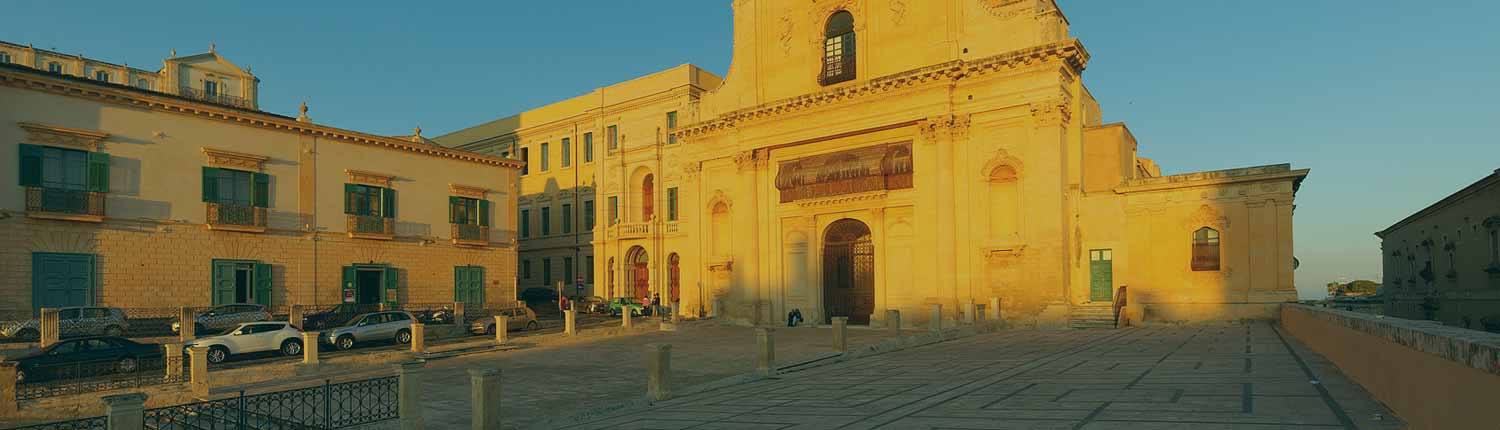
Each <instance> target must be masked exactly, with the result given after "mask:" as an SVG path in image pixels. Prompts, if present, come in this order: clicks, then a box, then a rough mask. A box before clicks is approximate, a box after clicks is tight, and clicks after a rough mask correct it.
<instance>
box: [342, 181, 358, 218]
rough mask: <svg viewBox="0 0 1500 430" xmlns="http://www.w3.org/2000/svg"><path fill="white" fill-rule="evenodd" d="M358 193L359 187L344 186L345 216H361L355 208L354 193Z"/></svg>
mask: <svg viewBox="0 0 1500 430" xmlns="http://www.w3.org/2000/svg"><path fill="white" fill-rule="evenodd" d="M357 192H359V186H358V185H354V184H344V214H345V215H359V213H357V212H356V211H357V210H358V208H355V207H354V193H357Z"/></svg>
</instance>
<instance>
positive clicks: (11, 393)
mask: <svg viewBox="0 0 1500 430" xmlns="http://www.w3.org/2000/svg"><path fill="white" fill-rule="evenodd" d="M17 365H18V363H16V362H14V361H0V417H14V416H16V411H18V410H20V408H18V407H17V405H16V370H17V369H16V366H17Z"/></svg>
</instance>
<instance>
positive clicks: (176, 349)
mask: <svg viewBox="0 0 1500 430" xmlns="http://www.w3.org/2000/svg"><path fill="white" fill-rule="evenodd" d="M162 348H165V349H166V356H167V362H166V365H167V378H180V377H182V344H180V343H168V344H165V345H162Z"/></svg>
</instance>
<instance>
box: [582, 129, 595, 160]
mask: <svg viewBox="0 0 1500 430" xmlns="http://www.w3.org/2000/svg"><path fill="white" fill-rule="evenodd" d="M592 161H594V133H592V132H590V133H584V134H583V162H585V163H588V162H592Z"/></svg>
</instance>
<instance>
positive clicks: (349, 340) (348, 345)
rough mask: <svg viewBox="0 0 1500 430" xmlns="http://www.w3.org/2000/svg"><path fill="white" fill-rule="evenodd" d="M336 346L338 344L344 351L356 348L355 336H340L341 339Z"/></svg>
mask: <svg viewBox="0 0 1500 430" xmlns="http://www.w3.org/2000/svg"><path fill="white" fill-rule="evenodd" d="M334 346H337V347H339V349H341V350H344V351H348V350H351V349H354V336H350V335H347V334H346V335H343V336H339V341H338V342H337V343H335V344H334Z"/></svg>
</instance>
